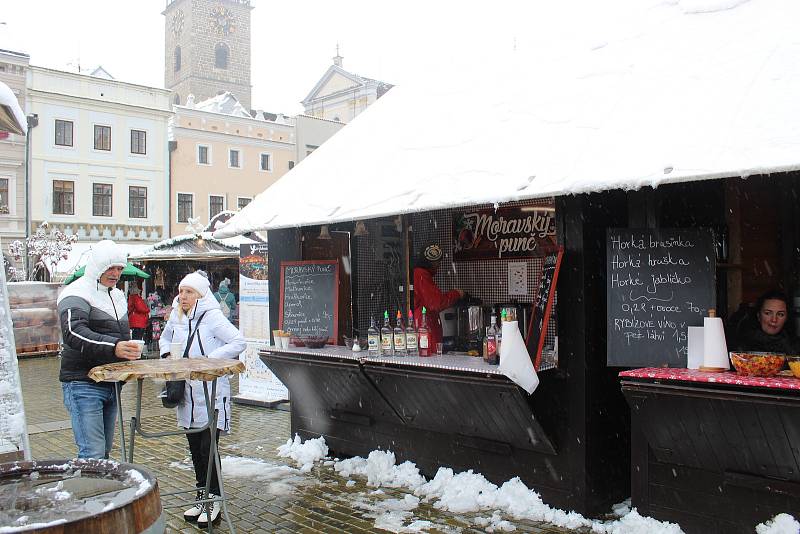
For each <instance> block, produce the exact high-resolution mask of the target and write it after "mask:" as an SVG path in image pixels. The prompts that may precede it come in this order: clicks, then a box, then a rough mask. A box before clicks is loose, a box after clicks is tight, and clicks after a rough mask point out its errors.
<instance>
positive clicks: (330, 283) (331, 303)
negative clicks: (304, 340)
mask: <svg viewBox="0 0 800 534" xmlns="http://www.w3.org/2000/svg"><path fill="white" fill-rule="evenodd" d="M280 288H281V300H280V317H279V318H278V321H279V324H280V328H281V330H286V331H289V332H291V333H292V334H294V335H296V336H300V337H303V336H324V335H327V336H328V342H329V343H336V341H335V340H336V339H337V338H338V336H339V262H338V261H336V260H311V261H283V262H281V280H280Z"/></svg>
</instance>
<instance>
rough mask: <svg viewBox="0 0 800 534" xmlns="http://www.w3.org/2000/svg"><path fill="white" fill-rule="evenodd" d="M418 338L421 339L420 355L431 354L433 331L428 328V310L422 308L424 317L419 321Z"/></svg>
mask: <svg viewBox="0 0 800 534" xmlns="http://www.w3.org/2000/svg"><path fill="white" fill-rule="evenodd" d="M417 339H419V355H420V356H430V355H431V349H430V345H431V333H430V330H428V318H427V317H426V310H425V308H422V319H420V321H419V329H418V330H417Z"/></svg>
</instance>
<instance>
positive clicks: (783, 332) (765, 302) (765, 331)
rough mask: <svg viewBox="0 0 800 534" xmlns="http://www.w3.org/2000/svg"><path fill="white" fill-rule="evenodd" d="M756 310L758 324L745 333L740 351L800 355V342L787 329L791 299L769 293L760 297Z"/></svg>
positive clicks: (777, 293) (780, 294)
mask: <svg viewBox="0 0 800 534" xmlns="http://www.w3.org/2000/svg"><path fill="white" fill-rule="evenodd" d="M756 310H757V312H756V313H757V319H758V322H757V324H756V325H754V326H753V327H752V328H750V329H748V330H747V331H745V332H744V334H743V336H742V340H741V342H740V343H739V345H740V349H742V350H749V351H753V352H780V353H783V354H800V341H799V340H798V339H797V338H796V337H794V336H793V335H791V333H790V332H789V329H788V328H787V327H786V322H787V320H788V318H789V298H788V297H787V296H786V295H785V294H783V293H782V292H780V291H768V292H766V293H764V294H763V295H761V297H759V299H758V301H757V302H756Z"/></svg>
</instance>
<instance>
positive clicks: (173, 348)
mask: <svg viewBox="0 0 800 534" xmlns="http://www.w3.org/2000/svg"><path fill="white" fill-rule="evenodd" d="M181 358H183V342H182V341H173V342H172V343H170V344H169V359H170V360H180V359H181Z"/></svg>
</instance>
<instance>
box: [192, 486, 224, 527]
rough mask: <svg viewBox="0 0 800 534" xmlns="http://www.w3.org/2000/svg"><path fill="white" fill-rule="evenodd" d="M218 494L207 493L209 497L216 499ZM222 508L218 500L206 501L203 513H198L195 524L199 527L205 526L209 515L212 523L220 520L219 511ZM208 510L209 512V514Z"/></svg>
mask: <svg viewBox="0 0 800 534" xmlns="http://www.w3.org/2000/svg"><path fill="white" fill-rule="evenodd" d="M218 497H219V495H214V494H213V493H209V494H208V498H209V499H216V498H218ZM220 508H222V505H221V504H220V503H218V502H207V503H205V508H203V513H201V514H200V517H198V518H197V526H198V527H200V528H206V527H207V526H208V522H209V516H210V517H211V519H210V521H211V522H212V523H213V524H215V525H216V524H217V523H219V521H220V519H221V518H220V516H219V511H220ZM209 510H210V511H211V513H210V514H209V513H208V512H209Z"/></svg>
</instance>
